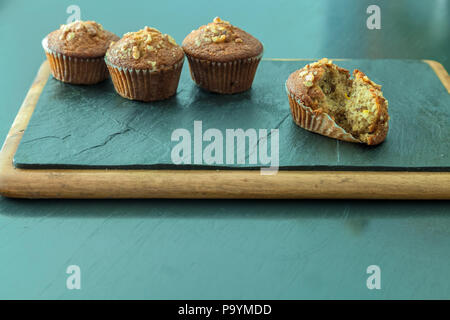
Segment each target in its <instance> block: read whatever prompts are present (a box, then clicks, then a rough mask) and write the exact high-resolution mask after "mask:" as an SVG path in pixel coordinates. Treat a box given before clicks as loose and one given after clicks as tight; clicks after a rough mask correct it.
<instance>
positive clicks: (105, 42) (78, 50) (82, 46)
mask: <svg viewBox="0 0 450 320" xmlns="http://www.w3.org/2000/svg"><path fill="white" fill-rule="evenodd" d="M118 39H119V37H118V36H116V35H115V34H113V33H111V32H109V31H107V30H104V29H103V27H102V25H101V24H99V23H97V22H95V21H75V22H72V23H69V24H66V25H61V27H60V28H59V29H58V30H56V31H53V32H51V33H50V34H49V35H48V36H47V43H46V46H47V49H49V50H51V51H53V52H56V53H61V54H63V55H66V56H70V57H77V58H99V57H103V56H104V55H105V53H106V50H107V49H108V47H109V45H110V44H111V42H113V41H117V40H118Z"/></svg>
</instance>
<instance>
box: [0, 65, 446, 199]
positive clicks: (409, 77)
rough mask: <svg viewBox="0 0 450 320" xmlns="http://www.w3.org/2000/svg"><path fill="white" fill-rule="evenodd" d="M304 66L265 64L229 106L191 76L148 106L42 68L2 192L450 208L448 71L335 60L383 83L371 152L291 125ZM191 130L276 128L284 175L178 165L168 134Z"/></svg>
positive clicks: (5, 152)
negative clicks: (380, 134) (296, 76)
mask: <svg viewBox="0 0 450 320" xmlns="http://www.w3.org/2000/svg"><path fill="white" fill-rule="evenodd" d="M308 62H309V61H307V60H302V59H298V60H297V59H294V60H284V59H277V60H265V61H263V62H262V63H261V66H260V69H259V70H258V74H257V77H256V80H255V83H254V86H253V89H252V90H251V91H249V92H247V93H244V94H241V95H234V96H220V95H212V94H209V93H206V92H204V91H202V90H200V89H198V88H196V87H195V86H194V85H193V84H192V83H191V82H190V79H189V77H188V74H187V66H185V70H184V71H183V76H182V80H181V81H180V87H179V93H178V95H177V97H176V98H174V99H171V100H168V101H165V102H160V103H156V104H150V105H149V104H143V103H139V102H132V101H128V100H125V99H122V98H120V97H119V96H117V95H116V94H115V93H114V91H113V90H112V86H111V83H110V82H109V81H106V82H105V83H103V84H100V85H98V86H94V87H82V86H71V85H67V84H63V83H60V82H57V81H56V80H54V79H53V78H51V77H50V78H49V67H48V64H47V63H46V62H45V63H44V64H43V65H42V66H41V68H40V70H39V73H38V76H37V78H36V80H35V82H34V84H33V85H32V87H31V89H30V91H29V92H28V94H27V97H26V99H25V101H24V103H23V105H22V107H21V109H20V111H19V114H18V116H17V118H16V120H15V122H14V124H13V127H12V128H11V131H10V133H9V135H8V137H7V140H6V141H5V144H4V146H3V149H2V152H1V155H0V193H1V194H2V195H5V196H9V197H26V198H367V199H369V198H371V199H373V198H386V199H449V198H450V172H449V171H450V161H449V146H450V141H449V138H450V132H449V130H450V129H449V127H450V126H448V125H447V124H449V120H450V104H449V101H450V100H449V95H448V93H449V88H450V84H449V76H448V74H447V72H446V71H445V69H444V68H443V67H442V65H440V64H439V63H437V62H434V61H424V62H421V61H412V60H405V61H402V60H343V61H339V62H338V64H339V65H342V66H344V67H346V68H349V69H351V68H354V67H359V68H360V69H362V70H363V71H365V72H366V73H367V74H368V75H369V76H370V77H371V78H372V79H373V80H374V81H375V82H379V83H381V84H383V91H384V93H385V96H386V97H387V98H388V99H389V102H390V104H389V107H390V113H391V117H392V120H391V130H390V133H389V136H388V139H387V140H386V141H385V142H384V143H383V144H382V145H380V146H378V147H375V148H373V147H372V148H371V147H367V146H363V145H357V144H350V143H345V142H338V141H336V140H332V139H328V138H325V137H322V136H320V135H316V134H313V133H310V132H307V131H305V130H303V129H301V128H298V127H297V126H295V125H294V124H293V123H292V121H291V119H290V115H289V108H288V104H287V98H286V97H285V93H284V88H283V83H284V82H283V81H284V79H286V78H287V75H289V73H290V72H292V71H294V70H295V69H298V68H300V67H302V66H303V65H305V64H306V63H308ZM408 70H409V71H408ZM436 75H437V76H436ZM278 78H279V79H278ZM279 84H281V85H279ZM41 94H42V96H41ZM40 96H41V98H40ZM36 106H37V107H36ZM33 112H35V114H34V115H33V117H32V114H33ZM30 119H31V121H30ZM195 120H202V121H203V124H204V126H205V128H204V130H206V129H208V128H219V129H222V130H225V128H244V129H247V128H266V129H270V128H278V129H279V131H280V171H279V172H278V173H277V174H274V175H261V174H260V171H259V170H252V169H255V168H257V167H259V165H260V164H258V163H257V164H256V165H252V164H249V163H244V164H231V165H226V164H223V165H212V166H209V165H208V166H205V165H194V164H191V165H174V164H173V163H172V162H171V159H170V150H171V149H172V147H173V143H172V142H171V141H170V133H171V132H173V130H175V129H176V128H178V127H181V128H186V129H190V130H191V131H193V130H192V126H193V122H194V121H195ZM28 124H29V127H28V129H27V126H28ZM26 129H27V130H26ZM25 130H26V131H25ZM22 137H23V139H22ZM21 140H22V143H21ZM171 143H172V144H171ZM19 144H20V146H19ZM247 156H248V155H247ZM13 163H14V164H13Z"/></svg>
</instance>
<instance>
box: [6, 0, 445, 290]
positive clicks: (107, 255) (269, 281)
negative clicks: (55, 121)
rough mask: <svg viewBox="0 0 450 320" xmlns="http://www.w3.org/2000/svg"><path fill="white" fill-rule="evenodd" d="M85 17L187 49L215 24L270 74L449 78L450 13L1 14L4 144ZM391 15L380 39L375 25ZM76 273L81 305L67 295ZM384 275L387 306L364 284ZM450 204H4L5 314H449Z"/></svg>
mask: <svg viewBox="0 0 450 320" xmlns="http://www.w3.org/2000/svg"><path fill="white" fill-rule="evenodd" d="M74 3H75V4H78V5H79V6H80V7H81V10H82V19H95V20H97V21H99V22H101V23H103V25H104V26H105V28H108V29H110V30H111V31H114V32H116V33H119V34H121V33H124V32H127V31H132V30H136V29H139V28H141V27H142V26H144V25H150V26H155V27H158V28H159V29H160V30H162V31H163V32H165V33H169V34H172V35H173V36H174V37H175V39H176V40H177V41H178V42H181V41H182V39H183V38H184V36H185V35H186V34H187V33H188V32H189V31H190V30H192V29H194V28H196V27H197V26H199V25H200V24H204V23H205V22H207V21H210V20H211V19H212V18H213V17H214V16H217V15H220V16H221V17H222V18H224V19H228V20H231V22H232V23H234V24H236V25H238V26H242V27H244V28H245V29H246V30H247V31H249V32H250V33H252V34H254V35H255V36H257V37H258V38H260V39H261V40H262V42H263V43H264V44H265V57H266V58H269V57H271V58H277V57H282V58H320V57H323V56H327V57H330V58H402V59H406V58H411V59H412V58H414V59H423V58H426V59H435V60H437V61H439V62H441V63H442V64H443V65H444V66H445V67H446V68H447V70H450V61H449V58H448V55H449V52H450V41H449V40H450V31H449V30H450V28H449V22H448V20H449V19H448V18H449V14H448V13H449V1H445V0H444V1H442V0H441V1H438V0H435V1H420V0H417V1H371V2H369V1H358V0H354V1H331V0H330V1H314V2H312V1H258V2H256V1H251V2H250V1H249V2H244V1H234V0H233V1H231V0H229V1H220V2H219V1H192V2H189V3H188V2H186V1H171V2H169V3H167V2H163V1H145V2H144V1H136V2H130V1H128V2H124V1H117V2H106V1H105V2H103V1H95V2H94V1H76V2H72V1H70V2H69V1H39V2H37V1H35V2H31V1H8V0H1V1H0V48H1V49H2V50H1V51H0V70H1V76H0V88H1V89H0V136H2V137H5V136H6V134H7V132H8V130H9V127H10V125H11V123H12V121H13V119H14V117H15V115H16V114H17V111H18V108H19V106H20V104H21V102H22V100H23V98H24V96H25V93H26V91H27V90H28V88H29V86H30V85H31V83H32V80H33V78H34V76H35V74H36V72H37V69H38V67H39V65H40V64H41V63H42V61H43V60H44V54H43V52H42V50H41V47H40V40H41V39H42V38H43V37H44V36H45V35H46V34H47V33H48V32H50V31H52V30H53V29H55V28H56V27H58V26H59V24H61V23H64V22H65V20H66V18H67V16H68V15H67V14H66V12H65V10H66V8H67V6H68V5H70V4H74ZM373 3H377V4H378V5H379V6H380V7H381V17H382V18H381V19H382V29H381V30H367V28H366V27H365V20H366V18H367V14H366V13H365V10H366V8H367V6H368V5H369V4H373ZM71 264H76V265H79V266H80V267H81V272H82V289H81V290H79V291H76V290H72V291H69V290H67V289H66V287H65V282H66V277H67V275H66V274H65V270H66V268H67V266H69V265H71ZM371 264H377V265H379V266H380V267H381V272H382V276H381V281H382V289H381V290H368V289H367V288H366V278H367V276H368V275H367V274H366V272H365V271H366V268H367V266H369V265H371ZM449 265H450V203H449V202H448V201H427V202H425V201H424V202H416V201H409V202H407V201H352V200H348V201H250V200H248V201H219V200H217V201H213V200H207V201H206V200H196V201H189V200H148V201H144V200H135V201H131V200H130V201H128V200H127V201H117V200H104V201H67V200H39V201H31V200H14V199H6V198H0V298H7V299H11V298H26V299H28V298H65V299H78V298H138V299H139V298H156V299H164V298H167V299H168V298H184V299H187V298H204V299H208V298H211V299H212V298H245V299H258V298H265V299H278V298H285V299H296V298H325V299H330V298H361V299H372V298H375V299H379V298H413V299H415V298H447V299H448V298H450V268H449Z"/></svg>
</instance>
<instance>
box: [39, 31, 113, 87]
mask: <svg viewBox="0 0 450 320" xmlns="http://www.w3.org/2000/svg"><path fill="white" fill-rule="evenodd" d="M42 47H43V48H44V51H45V55H46V56H47V60H48V62H49V63H50V69H51V72H52V75H53V77H54V78H55V79H58V80H60V81H63V82H67V83H72V84H95V83H99V82H101V81H103V80H105V79H107V78H108V76H109V75H108V69H107V68H106V64H105V61H104V58H103V57H99V58H89V59H88V58H76V57H70V56H67V55H64V54H61V53H57V52H54V51H53V50H50V49H49V48H48V47H47V38H45V39H44V40H43V41H42Z"/></svg>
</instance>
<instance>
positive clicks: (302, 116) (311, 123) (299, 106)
mask: <svg viewBox="0 0 450 320" xmlns="http://www.w3.org/2000/svg"><path fill="white" fill-rule="evenodd" d="M286 92H287V95H288V98H289V106H290V107H291V114H292V118H293V119H294V122H295V123H296V124H297V125H298V126H300V127H302V128H303V129H306V130H308V131H311V132H315V133H318V134H321V135H323V136H327V137H330V138H334V139H338V140H342V141H347V142H355V143H362V142H361V141H360V140H358V139H356V138H355V137H353V135H352V134H350V133H348V132H347V131H346V130H345V129H344V128H342V127H341V126H339V125H338V124H337V123H336V122H335V121H334V120H333V119H332V118H331V117H330V116H329V115H328V114H326V113H315V112H314V111H313V110H312V109H311V108H310V107H307V106H305V105H304V104H303V103H302V101H301V100H300V99H298V98H297V97H296V96H295V95H294V94H293V93H291V92H290V91H289V89H288V88H287V86H286Z"/></svg>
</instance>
